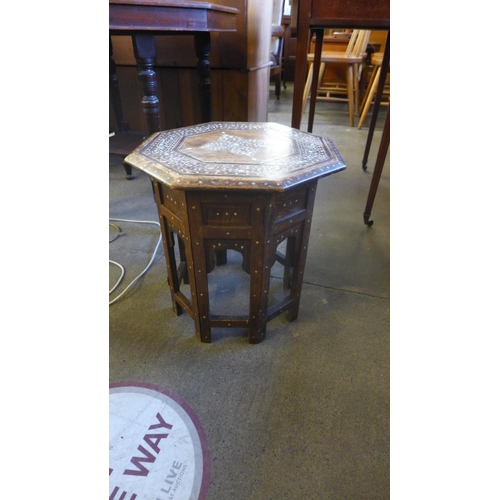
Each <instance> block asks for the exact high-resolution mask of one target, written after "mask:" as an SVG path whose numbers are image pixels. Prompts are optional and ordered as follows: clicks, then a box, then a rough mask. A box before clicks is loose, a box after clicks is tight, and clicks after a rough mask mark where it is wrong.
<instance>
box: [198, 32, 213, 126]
mask: <svg viewBox="0 0 500 500" xmlns="http://www.w3.org/2000/svg"><path fill="white" fill-rule="evenodd" d="M194 47H195V51H196V56H197V57H198V63H197V65H196V72H197V74H198V78H199V82H198V92H199V96H200V107H201V121H202V123H207V122H210V121H212V89H211V87H212V84H211V82H210V62H209V59H208V57H209V55H210V48H211V45H210V32H208V31H200V32H197V33H195V35H194Z"/></svg>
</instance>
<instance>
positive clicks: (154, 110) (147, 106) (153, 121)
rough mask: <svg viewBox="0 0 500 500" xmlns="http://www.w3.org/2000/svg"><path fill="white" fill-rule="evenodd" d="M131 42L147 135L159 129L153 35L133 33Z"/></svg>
mask: <svg viewBox="0 0 500 500" xmlns="http://www.w3.org/2000/svg"><path fill="white" fill-rule="evenodd" d="M132 43H133V46H134V55H135V58H136V60H137V67H138V76H139V87H140V90H141V95H142V110H143V113H144V116H145V117H146V129H147V134H148V136H149V135H151V134H154V133H155V132H159V131H160V102H159V100H158V97H157V95H156V93H157V81H156V73H155V71H154V62H155V57H156V45H155V37H154V35H142V34H138V35H133V36H132Z"/></svg>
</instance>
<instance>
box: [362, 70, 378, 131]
mask: <svg viewBox="0 0 500 500" xmlns="http://www.w3.org/2000/svg"><path fill="white" fill-rule="evenodd" d="M374 74H375V77H374V78H373V81H372V82H371V85H370V87H369V90H368V92H367V95H366V98H365V100H364V105H363V109H362V111H361V117H360V119H359V123H358V129H360V128H361V127H362V126H363V123H364V121H365V118H366V115H367V114H368V111H369V109H370V106H371V104H372V101H373V96H374V94H375V91H376V90H377V86H378V81H379V78H380V66H378V67H377V69H376V71H375V73H374Z"/></svg>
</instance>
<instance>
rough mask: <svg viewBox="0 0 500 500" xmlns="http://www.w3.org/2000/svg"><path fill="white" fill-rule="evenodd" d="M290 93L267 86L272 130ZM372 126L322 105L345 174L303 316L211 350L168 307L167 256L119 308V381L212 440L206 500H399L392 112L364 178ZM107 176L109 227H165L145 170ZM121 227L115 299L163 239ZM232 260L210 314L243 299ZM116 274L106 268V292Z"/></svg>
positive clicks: (333, 182) (315, 250)
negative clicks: (131, 176) (392, 389)
mask: <svg viewBox="0 0 500 500" xmlns="http://www.w3.org/2000/svg"><path fill="white" fill-rule="evenodd" d="M292 95H293V88H292V86H290V85H289V86H288V88H287V89H286V90H284V91H283V92H282V97H281V100H280V101H276V100H274V96H273V91H272V88H271V87H270V100H269V121H274V122H278V123H282V124H285V125H290V123H291V100H292ZM369 117H370V115H369ZM369 117H368V119H367V120H366V122H365V126H364V128H363V129H362V130H358V129H357V128H356V127H354V128H351V127H349V126H348V117H347V106H346V105H345V104H341V103H338V104H332V103H322V102H319V103H318V105H317V112H316V118H315V126H314V130H313V133H315V134H317V135H324V136H328V137H330V138H331V139H332V140H333V142H334V143H335V145H336V146H337V148H338V150H339V152H340V154H341V155H342V157H343V158H344V160H345V162H346V164H347V169H346V170H345V171H343V172H339V173H337V174H335V175H332V176H329V177H326V178H324V179H322V180H320V181H319V189H318V193H317V196H316V203H315V212H314V216H313V226H312V231H311V237H310V242H309V250H308V256H307V264H306V271H305V278H304V284H303V291H302V298H301V304H300V311H299V316H298V319H297V320H296V321H294V322H291V323H290V322H288V321H287V320H286V318H285V316H284V315H283V316H279V317H277V318H275V319H273V320H272V321H271V322H269V323H268V325H267V335H266V338H265V340H264V341H263V342H262V343H261V344H258V345H250V344H249V343H248V340H247V332H246V331H245V330H240V329H234V330H232V329H213V333H212V337H213V341H212V343H211V344H203V343H201V342H199V341H198V340H197V338H196V336H195V332H194V325H193V321H192V320H191V318H190V317H189V316H188V315H187V314H183V315H182V316H179V317H176V316H175V314H174V312H173V310H172V307H171V300H170V294H169V291H168V287H167V280H166V270H165V261H164V256H163V250H162V249H161V248H160V249H159V251H158V253H157V256H156V258H155V260H154V262H153V264H152V266H151V268H150V269H149V271H148V272H147V273H146V275H145V276H144V277H143V278H142V279H141V280H140V281H139V282H138V283H137V284H136V285H135V286H134V287H133V288H132V289H131V290H130V292H129V293H128V294H126V295H125V296H124V297H123V298H121V299H120V300H119V301H117V302H116V303H115V304H113V305H111V306H110V314H109V376H110V382H117V381H123V380H134V381H139V382H147V383H151V384H156V385H160V386H162V387H165V388H167V389H169V390H171V391H173V392H174V393H176V394H177V395H179V396H180V397H181V398H182V399H183V400H185V401H186V402H187V403H188V404H189V405H190V406H191V408H192V409H193V410H194V412H195V413H196V415H197V416H198V418H199V420H200V421H201V424H202V426H203V429H204V431H205V434H206V436H207V440H208V448H209V453H210V487H209V489H208V495H207V499H208V500H247V499H252V500H270V499H287V500H294V499H301V500H302V499H309V500H313V499H318V500H325V499H332V500H337V499H348V500H351V499H352V500H365V499H366V500H376V499H388V498H389V304H390V300H389V299H390V287H389V284H390V283H389V269H390V246H389V227H390V221H389V181H390V161H389V156H388V158H387V160H386V164H385V167H384V171H383V174H382V178H381V180H380V184H379V188H378V193H377V197H376V199H375V203H374V206H373V210H372V219H373V220H374V225H373V226H372V227H367V226H366V225H365V224H364V223H363V211H364V208H365V204H366V198H367V195H368V190H369V187H370V181H371V177H372V170H373V165H374V162H375V157H376V152H377V149H378V143H379V140H380V135H381V127H382V124H383V118H384V117H385V111H384V110H381V111H380V114H379V123H378V126H377V130H376V132H375V135H374V140H373V145H372V152H371V155H370V159H369V162H368V169H367V171H366V172H364V171H363V170H362V168H361V160H362V157H363V152H364V147H365V142H366V136H367V129H368V124H369ZM306 128H307V127H306V116H305V115H304V120H303V125H302V130H306ZM109 173H110V177H109V189H110V195H109V196H110V197H109V205H110V218H113V219H114V218H118V219H125V220H134V221H139V220H141V221H144V220H147V221H157V220H158V217H157V212H156V207H155V204H154V200H153V196H152V191H151V187H150V183H149V179H148V178H147V177H146V176H145V175H144V174H143V173H142V172H138V171H136V172H135V175H136V179H135V180H133V181H127V180H126V179H125V172H124V169H123V167H122V165H121V159H120V158H117V157H112V156H110V169H109ZM116 224H118V225H119V226H120V228H121V229H122V231H123V232H124V235H123V236H122V237H120V238H118V239H117V240H116V241H114V242H112V243H110V259H112V260H114V261H117V262H119V263H120V264H121V265H123V266H124V267H125V269H126V276H125V282H124V284H123V285H122V286H121V287H120V288H119V289H118V291H117V292H116V293H114V294H113V295H112V296H111V298H113V297H114V296H116V295H117V294H118V293H120V291H121V290H123V289H124V287H125V286H126V284H127V283H128V282H130V280H132V279H133V278H134V277H135V276H137V275H138V274H139V273H140V272H141V271H142V270H143V269H144V267H145V266H146V265H147V263H148V262H149V259H150V257H151V255H152V254H153V251H154V249H155V246H156V243H157V240H158V228H157V227H156V226H155V225H152V224H139V223H132V222H116ZM112 234H113V228H111V227H110V237H111V236H112ZM237 255H238V254H236V256H237ZM233 260H234V265H233ZM233 260H231V259H230V262H229V266H228V268H227V269H226V270H224V271H220V276H218V275H217V274H214V273H218V272H219V268H217V269H216V270H215V271H214V273H213V274H214V279H213V283H214V285H213V286H214V290H216V291H218V294H217V295H215V294H214V297H212V296H211V300H213V301H214V307H231V308H235V309H236V308H237V307H238V305H241V304H243V303H246V302H243V301H244V300H245V299H244V298H240V294H241V292H242V291H243V292H244V287H243V286H240V285H241V284H242V283H244V281H245V275H244V273H242V272H240V267H239V266H238V265H237V257H235V258H234V259H233ZM224 273H226V274H224ZM227 273H229V274H227ZM241 274H243V276H241ZM228 276H229V278H228ZM117 277H118V270H117V268H115V267H113V266H110V286H111V285H112V284H113V283H114V282H115V280H116V279H117ZM217 278H220V283H222V284H219V285H217V284H216V281H217ZM211 279H212V278H211ZM275 281H276V282H277V283H278V282H279V276H277V277H276V279H275ZM228 297H231V300H233V302H232V303H230V302H227V300H228V299H227V298H228Z"/></svg>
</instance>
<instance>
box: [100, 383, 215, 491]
mask: <svg viewBox="0 0 500 500" xmlns="http://www.w3.org/2000/svg"><path fill="white" fill-rule="evenodd" d="M209 474H210V468H209V455H208V447H207V440H206V437H205V434H204V432H203V428H202V427H201V424H200V422H199V420H198V417H197V416H196V415H195V413H194V412H193V410H192V409H191V408H190V407H189V406H188V404H187V403H186V402H185V401H183V400H182V399H180V398H179V397H178V396H177V395H175V394H173V393H172V392H171V391H169V390H167V389H164V388H162V387H158V386H154V385H151V384H143V383H139V382H120V383H114V384H111V385H110V389H109V500H202V499H204V498H205V496H206V493H207V490H208V483H209Z"/></svg>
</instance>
